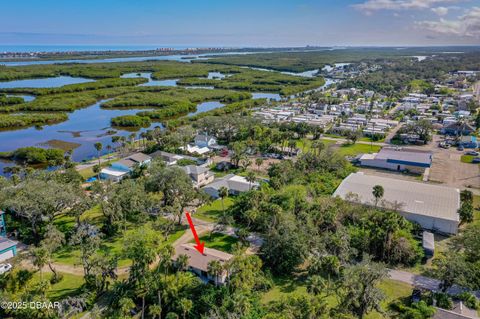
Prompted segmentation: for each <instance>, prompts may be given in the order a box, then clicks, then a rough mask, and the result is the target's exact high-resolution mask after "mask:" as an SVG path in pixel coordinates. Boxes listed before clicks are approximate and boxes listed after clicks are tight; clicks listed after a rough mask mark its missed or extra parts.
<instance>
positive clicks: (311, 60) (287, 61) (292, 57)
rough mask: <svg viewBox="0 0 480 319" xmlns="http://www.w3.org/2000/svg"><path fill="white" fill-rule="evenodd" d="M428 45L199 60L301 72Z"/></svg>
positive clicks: (387, 56) (412, 52)
mask: <svg viewBox="0 0 480 319" xmlns="http://www.w3.org/2000/svg"><path fill="white" fill-rule="evenodd" d="M428 51H430V52H431V51H432V50H431V49H429V48H412V49H405V50H401V51H400V50H396V49H388V48H363V49H362V48H351V49H345V50H343V49H340V50H333V51H332V50H319V51H309V52H274V53H268V54H265V53H256V54H238V55H234V54H229V55H215V56H209V59H208V60H206V61H201V62H202V63H211V64H222V65H225V64H226V65H242V66H249V67H257V68H267V69H273V70H277V71H288V72H304V71H309V70H314V69H322V68H323V67H324V66H325V65H334V64H335V63H353V62H361V61H386V60H392V59H396V58H403V57H406V56H413V55H426V54H428V53H427V52H428Z"/></svg>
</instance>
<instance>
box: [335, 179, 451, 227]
mask: <svg viewBox="0 0 480 319" xmlns="http://www.w3.org/2000/svg"><path fill="white" fill-rule="evenodd" d="M376 185H380V186H382V187H383V189H384V196H383V198H382V200H381V201H380V202H379V206H380V207H388V206H390V205H391V206H395V207H396V209H397V210H398V211H399V213H400V214H401V215H402V216H403V217H405V218H406V219H407V220H410V221H412V222H416V223H418V224H420V225H421V226H422V228H424V229H427V230H431V231H433V232H438V233H442V234H456V233H457V232H458V224H459V222H460V217H459V215H458V209H459V208H460V190H459V189H457V188H452V187H446V186H439V185H432V184H426V183H420V182H411V181H406V180H399V179H393V178H387V177H380V176H373V175H366V174H364V173H352V174H350V175H349V176H347V177H346V178H345V179H344V180H343V181H342V183H341V184H340V186H339V187H338V188H337V190H336V191H335V193H334V194H333V196H334V197H336V196H338V197H341V198H343V199H345V200H358V201H359V202H360V203H363V204H366V205H374V203H375V198H374V196H373V194H372V190H373V187H374V186H376Z"/></svg>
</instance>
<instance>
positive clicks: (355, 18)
mask: <svg viewBox="0 0 480 319" xmlns="http://www.w3.org/2000/svg"><path fill="white" fill-rule="evenodd" d="M3 2H4V3H2V5H1V8H2V10H1V12H2V16H1V19H0V45H8V44H13V45H16V44H37V45H49V44H51V45H54V44H56V45H73V44H93V45H106V44H111V45H118V44H130V45H157V46H304V45H320V46H327V45H442V44H471V45H474V44H478V45H480V0H317V1H313V0H276V1H274V0H242V1H233V0H223V1H220V0H169V1H165V0H137V1H134V0H76V1H74V0H68V1H65V0H22V1H3Z"/></svg>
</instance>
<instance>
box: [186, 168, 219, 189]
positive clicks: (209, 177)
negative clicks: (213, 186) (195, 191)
mask: <svg viewBox="0 0 480 319" xmlns="http://www.w3.org/2000/svg"><path fill="white" fill-rule="evenodd" d="M181 168H182V169H183V170H184V172H185V173H186V174H187V175H188V176H190V178H191V179H192V182H193V185H194V186H195V187H202V186H204V185H207V184H210V183H211V182H213V180H214V179H215V175H214V174H213V173H212V172H210V170H209V169H208V168H206V167H203V166H196V165H186V166H182V167H181Z"/></svg>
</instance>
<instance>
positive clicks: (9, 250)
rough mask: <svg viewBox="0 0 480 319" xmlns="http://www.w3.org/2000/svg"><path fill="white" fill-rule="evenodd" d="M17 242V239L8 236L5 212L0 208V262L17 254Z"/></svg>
mask: <svg viewBox="0 0 480 319" xmlns="http://www.w3.org/2000/svg"><path fill="white" fill-rule="evenodd" d="M17 244H18V242H17V241H15V240H11V239H9V238H8V237H7V225H6V223H5V212H4V211H1V210H0V262H2V261H4V260H7V259H10V258H13V257H14V256H16V255H17Z"/></svg>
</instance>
